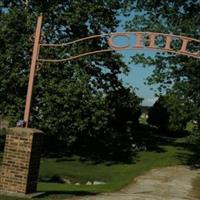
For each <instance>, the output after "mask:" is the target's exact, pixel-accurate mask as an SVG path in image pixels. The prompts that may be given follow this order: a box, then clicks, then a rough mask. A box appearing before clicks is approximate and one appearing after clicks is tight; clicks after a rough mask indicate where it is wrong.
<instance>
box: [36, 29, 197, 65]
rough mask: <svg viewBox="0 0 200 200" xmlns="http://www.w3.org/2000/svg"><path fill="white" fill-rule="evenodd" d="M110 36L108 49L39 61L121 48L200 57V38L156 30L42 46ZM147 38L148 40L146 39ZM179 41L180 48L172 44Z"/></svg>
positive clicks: (44, 59)
mask: <svg viewBox="0 0 200 200" xmlns="http://www.w3.org/2000/svg"><path fill="white" fill-rule="evenodd" d="M105 36H107V37H108V40H107V44H108V48H107V49H99V50H95V51H89V52H84V53H81V54H79V55H74V56H70V57H67V58H62V59H50V58H39V59H38V61H39V62H64V61H70V60H74V59H78V58H81V57H84V56H88V55H93V54H97V53H102V52H109V51H121V50H138V49H140V50H155V51H164V52H171V53H176V54H180V55H186V56H189V57H193V58H200V40H197V39H194V38H190V37H186V36H179V35H172V34H165V33H156V32H116V33H108V34H101V35H93V36H89V37H85V38H81V39H78V40H75V41H73V42H68V43H62V44H40V47H65V46H68V45H71V44H76V43H79V42H82V41H87V40H92V39H97V38H102V37H105ZM132 36H134V37H135V41H131V37H132ZM161 37H162V38H163V40H164V41H163V44H164V46H163V47H159V46H158V45H157V44H156V39H157V38H161ZM119 38H121V39H123V40H125V42H124V44H117V42H116V40H117V39H119ZM145 38H146V40H145ZM175 40H176V41H179V42H180V43H181V46H180V49H175V48H174V47H173V46H172V43H173V42H174V41H175ZM192 43H195V44H196V46H197V45H199V46H197V47H198V48H199V50H197V51H196V52H191V51H190V50H189V48H188V46H189V45H190V44H192Z"/></svg>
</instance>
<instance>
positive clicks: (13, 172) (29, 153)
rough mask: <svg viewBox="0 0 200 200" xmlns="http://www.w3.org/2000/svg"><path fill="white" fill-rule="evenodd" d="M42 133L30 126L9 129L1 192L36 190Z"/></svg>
mask: <svg viewBox="0 0 200 200" xmlns="http://www.w3.org/2000/svg"><path fill="white" fill-rule="evenodd" d="M42 135H43V134H42V132H41V131H39V130H36V129H30V128H11V129H9V130H8V133H7V135H6V143H5V149H4V155H3V162H2V166H1V171H0V191H1V192H3V193H14V194H15V193H16V194H22V195H26V194H30V193H35V192H36V190H37V179H38V174H39V165H40V154H41V146H42V145H41V144H42Z"/></svg>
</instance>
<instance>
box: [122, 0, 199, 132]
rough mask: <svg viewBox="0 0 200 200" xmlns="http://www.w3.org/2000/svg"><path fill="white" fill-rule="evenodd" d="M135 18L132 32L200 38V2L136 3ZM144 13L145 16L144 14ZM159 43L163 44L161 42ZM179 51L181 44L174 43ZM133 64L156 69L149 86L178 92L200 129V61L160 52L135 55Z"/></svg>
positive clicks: (130, 27)
mask: <svg viewBox="0 0 200 200" xmlns="http://www.w3.org/2000/svg"><path fill="white" fill-rule="evenodd" d="M134 11H135V15H134V17H133V19H132V20H131V21H129V22H127V24H126V29H127V30H129V31H132V30H134V31H135V30H138V31H153V32H165V33H173V34H176V35H185V36H190V37H194V38H196V39H199V38H200V32H199V23H200V2H199V1H196V0H195V1H187V0H183V1H172V0H167V1H152V0H147V1H146V0H142V1H136V2H135V5H134ZM141 13H142V14H141ZM158 44H160V45H162V40H160V43H159V41H158ZM173 45H174V46H175V47H177V48H179V47H180V46H178V45H179V44H177V43H175V44H173ZM189 49H190V51H196V50H198V49H199V46H198V45H197V44H194V43H192V44H190V46H189ZM132 61H133V62H134V63H140V64H143V65H144V66H148V65H153V66H155V69H154V72H153V75H152V76H151V77H150V78H149V83H150V84H154V83H159V84H160V90H163V89H164V91H167V92H168V91H169V92H171V91H172V92H173V93H176V96H180V97H181V98H182V100H184V106H185V107H187V116H188V118H190V119H193V120H196V121H197V122H198V127H199V128H200V95H199V91H200V68H199V65H200V61H199V59H194V58H188V57H186V56H180V55H175V54H173V53H157V54H156V56H155V57H145V56H144V55H143V56H141V55H140V56H139V55H136V56H133V57H132Z"/></svg>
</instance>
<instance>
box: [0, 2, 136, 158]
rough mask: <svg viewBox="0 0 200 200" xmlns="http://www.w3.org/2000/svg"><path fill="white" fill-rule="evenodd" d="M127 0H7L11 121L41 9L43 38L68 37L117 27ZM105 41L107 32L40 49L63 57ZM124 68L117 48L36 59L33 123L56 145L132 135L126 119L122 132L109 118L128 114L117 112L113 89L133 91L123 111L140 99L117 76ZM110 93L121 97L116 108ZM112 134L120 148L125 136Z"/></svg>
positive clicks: (1, 50) (3, 56)
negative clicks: (67, 59)
mask: <svg viewBox="0 0 200 200" xmlns="http://www.w3.org/2000/svg"><path fill="white" fill-rule="evenodd" d="M128 5H129V2H128V1H126V2H124V1H121V0H120V1H119V0H111V1H110V0H105V1H96V0H92V1H86V0H81V1H80V0H73V1H72V0H66V1H63V0H62V1H60V0H53V1H49V0H45V1H39V0H26V1H23V0H14V1H13V0H3V1H1V9H0V25H1V28H0V43H1V45H0V85H1V87H0V115H3V116H7V117H10V120H11V121H12V122H13V124H14V123H16V121H17V120H18V119H21V118H22V117H23V112H24V104H25V96H26V89H27V82H28V73H29V66H30V60H31V53H32V45H33V41H32V39H33V37H34V36H33V33H34V27H35V23H36V19H37V16H38V15H39V14H40V13H42V14H43V16H44V21H43V29H42V31H43V33H42V42H43V43H65V42H69V41H73V40H75V39H79V38H81V37H86V36H89V35H94V34H101V33H109V32H113V31H115V30H116V27H117V26H118V24H119V22H120V21H119V20H118V16H119V15H121V14H126V12H127V7H128ZM104 47H107V42H106V40H105V39H103V38H102V39H100V40H91V41H87V43H80V44H78V45H72V46H71V48H56V49H44V48H43V49H41V56H42V57H44V58H46V57H50V58H61V57H63V56H64V57H65V56H69V55H76V54H78V53H81V52H83V51H89V50H93V49H99V48H104ZM126 71H127V66H126V65H125V64H124V63H123V62H122V60H121V55H119V54H117V53H114V52H109V53H107V54H98V55H95V56H90V57H84V58H82V59H79V60H75V61H70V62H66V63H60V64H48V63H42V64H41V63H38V68H37V74H36V80H35V85H34V92H33V101H32V108H31V118H30V125H31V126H32V127H33V126H34V127H36V128H39V129H42V130H44V132H45V134H47V135H48V139H46V140H45V142H47V143H48V146H50V145H49V142H52V145H51V146H52V147H53V148H55V145H56V141H62V142H63V143H64V145H65V146H70V145H71V144H76V145H77V146H78V147H80V146H81V145H82V146H83V148H82V149H85V148H84V147H85V146H90V144H92V141H93V143H94V141H96V143H98V141H101V143H103V144H101V146H102V148H103V147H105V145H107V144H105V142H106V140H104V138H105V137H106V135H107V136H108V137H110V138H115V137H118V138H120V137H121V136H120V134H124V133H125V134H126V127H124V123H125V122H124V120H122V125H123V127H124V129H123V130H122V131H121V132H120V134H119V133H117V130H116V128H115V127H114V125H113V124H112V123H110V118H111V117H113V118H114V119H115V120H117V121H118V122H120V119H122V115H120V114H119V113H120V112H119V111H118V112H114V111H113V110H116V109H119V108H120V106H119V105H118V104H119V103H120V100H119V99H120V98H121V97H120V96H119V95H118V96H117V95H116V99H113V98H112V96H113V95H111V94H114V93H115V94H116V91H121V93H123V92H122V91H124V94H126V96H127V97H128V96H131V95H132V98H129V99H130V100H128V99H127V106H122V111H123V110H125V107H127V108H129V109H130V110H131V109H132V110H134V109H135V107H136V108H137V109H138V104H139V99H138V98H137V97H136V96H135V94H134V92H131V91H129V90H127V89H126V88H124V87H123V85H122V83H121V82H120V81H119V79H118V75H119V74H120V73H122V72H126ZM128 93H130V94H128ZM126 96H123V97H124V98H125V97H126ZM133 99H135V100H134V101H133ZM111 100H113V101H114V100H116V101H117V102H118V103H116V104H115V107H116V108H114V105H112V103H111ZM131 101H132V102H131ZM121 103H123V104H124V105H125V104H126V102H121ZM109 105H110V106H109ZM127 108H126V109H127ZM126 112H127V111H126ZM130 112H131V113H132V112H133V111H130ZM135 115H136V117H133V118H132V120H134V119H135V118H136V119H137V116H138V114H137V112H136V113H135ZM131 116H132V115H131ZM128 120H130V119H128V118H127V119H126V121H128ZM136 122H137V120H136ZM118 125H119V126H120V124H118ZM123 131H124V133H123ZM108 133H109V134H108ZM112 134H114V135H112ZM115 134H116V136H115ZM117 135H118V136H117ZM123 137H124V138H126V139H125V140H126V141H128V139H129V138H130V136H128V135H127V136H126V135H125V136H123ZM80 138H81V139H80ZM110 141H111V140H109V144H110V145H111V146H110V150H112V147H113V149H114V148H115V149H116V147H117V148H118V146H117V145H119V144H120V141H122V140H120V139H118V140H117V142H118V143H117V144H116V145H115V146H116V147H114V143H113V142H110ZM96 143H95V144H96ZM129 143H130V142H129ZM59 144H60V143H59ZM112 145H113V146H112ZM131 145H132V144H131V143H130V144H127V146H126V148H129V147H131ZM107 146H108V145H107ZM118 150H119V151H120V149H119V148H118ZM113 152H114V150H113ZM125 156H126V155H125Z"/></svg>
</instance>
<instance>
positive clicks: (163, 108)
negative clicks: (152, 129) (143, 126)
mask: <svg viewBox="0 0 200 200" xmlns="http://www.w3.org/2000/svg"><path fill="white" fill-rule="evenodd" d="M187 120H188V119H187V113H186V111H185V110H184V103H181V102H180V101H179V99H178V97H177V96H176V95H175V94H172V93H171V94H169V93H168V94H166V95H165V96H160V97H159V99H158V100H157V101H156V102H155V103H154V105H153V106H152V107H151V108H150V110H149V117H148V120H147V121H148V123H149V124H151V125H154V126H157V127H158V128H159V129H161V130H163V131H165V132H169V133H170V132H182V131H183V130H184V129H185V128H186V124H187Z"/></svg>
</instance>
